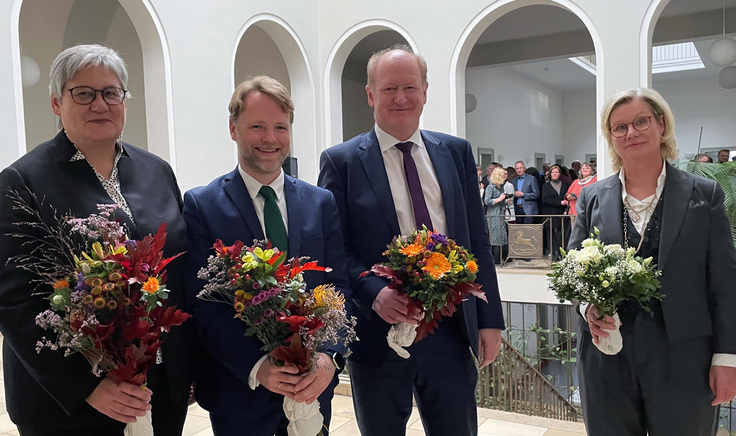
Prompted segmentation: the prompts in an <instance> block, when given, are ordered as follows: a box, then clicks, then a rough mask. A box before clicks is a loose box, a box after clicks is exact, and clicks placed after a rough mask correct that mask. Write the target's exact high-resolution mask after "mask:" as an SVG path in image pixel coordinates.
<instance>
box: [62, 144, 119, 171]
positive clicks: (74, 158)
mask: <svg viewBox="0 0 736 436" xmlns="http://www.w3.org/2000/svg"><path fill="white" fill-rule="evenodd" d="M72 145H73V146H74V149H75V150H77V151H76V152H75V153H74V155H73V156H72V158H71V159H69V162H76V161H78V160H85V159H86V158H85V157H84V154H82V152H81V151H80V150H79V148H77V145H76V144H74V143H73V142H72ZM124 152H125V149H124V148H123V144H121V143H119V142H117V143H115V163H114V165H113V166H118V161H119V160H120V157H121V156H122V155H123V154H124Z"/></svg>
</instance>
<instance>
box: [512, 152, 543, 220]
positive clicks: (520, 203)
mask: <svg viewBox="0 0 736 436" xmlns="http://www.w3.org/2000/svg"><path fill="white" fill-rule="evenodd" d="M532 169H533V170H534V171H533V173H534V174H527V168H526V165H525V164H524V162H523V161H517V162H516V164H515V165H514V170H515V171H516V177H514V179H513V180H512V181H511V184H512V185H514V188H515V189H516V191H514V198H515V200H514V206H515V208H516V210H515V212H516V215H517V217H516V222H518V223H520V224H531V223H533V222H534V217H533V216H532V215H538V214H539V202H538V201H539V184H538V183H537V176H538V175H539V171H537V170H536V168H532ZM519 215H527V216H521V217H520V216H519Z"/></svg>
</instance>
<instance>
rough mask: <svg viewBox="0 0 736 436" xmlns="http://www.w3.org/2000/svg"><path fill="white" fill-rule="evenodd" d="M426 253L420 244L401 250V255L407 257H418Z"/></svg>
mask: <svg viewBox="0 0 736 436" xmlns="http://www.w3.org/2000/svg"><path fill="white" fill-rule="evenodd" d="M422 251H424V247H422V246H421V245H419V244H411V245H407V246H406V247H402V248H400V249H399V253H401V254H405V255H407V256H410V257H411V256H416V255H417V254H421V252H422Z"/></svg>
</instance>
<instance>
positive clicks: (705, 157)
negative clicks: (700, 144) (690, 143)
mask: <svg viewBox="0 0 736 436" xmlns="http://www.w3.org/2000/svg"><path fill="white" fill-rule="evenodd" d="M734 157H736V156H734ZM695 162H698V163H713V158H712V157H710V156H708V155H707V154H705V153H702V154H699V155H697V156H695Z"/></svg>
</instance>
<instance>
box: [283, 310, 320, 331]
mask: <svg viewBox="0 0 736 436" xmlns="http://www.w3.org/2000/svg"><path fill="white" fill-rule="evenodd" d="M276 319H277V320H278V321H279V322H283V323H284V324H288V325H289V331H291V332H292V333H298V332H299V328H300V327H302V326H303V327H306V328H307V330H316V329H318V328H320V327H322V326H323V325H324V324H323V323H322V321H321V320H320V319H319V318H312V319H310V320H307V318H305V317H303V316H299V315H291V316H286V315H284V314H283V313H280V314H279V316H278V317H277V318H276Z"/></svg>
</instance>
